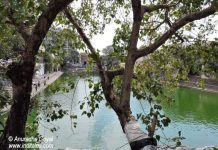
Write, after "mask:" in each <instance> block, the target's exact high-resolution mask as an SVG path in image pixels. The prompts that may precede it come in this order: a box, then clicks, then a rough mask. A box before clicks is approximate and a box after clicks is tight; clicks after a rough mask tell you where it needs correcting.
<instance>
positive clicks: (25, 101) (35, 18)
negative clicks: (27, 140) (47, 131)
mask: <svg viewBox="0 0 218 150" xmlns="http://www.w3.org/2000/svg"><path fill="white" fill-rule="evenodd" d="M70 2H72V0H50V1H49V2H47V1H37V2H36V4H35V2H34V1H1V2H0V7H1V14H3V16H1V17H2V19H1V24H0V26H1V28H3V29H4V28H5V29H8V28H9V29H11V30H12V31H13V32H10V34H12V35H13V33H15V35H17V34H16V33H19V35H20V37H21V39H22V44H21V45H22V47H21V51H20V58H19V60H18V61H17V62H13V63H12V64H11V65H10V66H9V67H8V71H7V76H8V77H9V78H10V80H11V81H12V87H13V104H12V105H11V109H10V112H9V116H8V119H7V121H6V125H5V128H4V132H3V134H2V136H1V139H0V147H1V149H4V150H7V149H9V147H8V146H9V143H10V142H9V141H8V138H9V137H10V136H12V137H16V136H17V137H21V138H23V137H25V124H26V120H27V115H28V110H29V103H30V98H31V97H30V96H31V89H32V79H33V73H34V66H35V61H36V58H35V57H36V55H37V53H38V50H39V47H40V45H41V43H42V41H43V39H44V37H45V35H46V33H47V32H48V30H49V28H50V27H51V25H52V23H53V21H54V19H55V18H56V16H57V14H58V13H59V12H60V11H61V10H63V9H64V8H65V7H66V6H67V5H68V4H69V3H70ZM6 24H9V25H10V26H9V27H8V25H6ZM12 143H13V142H12ZM15 143H19V144H21V143H23V142H22V141H19V142H15Z"/></svg>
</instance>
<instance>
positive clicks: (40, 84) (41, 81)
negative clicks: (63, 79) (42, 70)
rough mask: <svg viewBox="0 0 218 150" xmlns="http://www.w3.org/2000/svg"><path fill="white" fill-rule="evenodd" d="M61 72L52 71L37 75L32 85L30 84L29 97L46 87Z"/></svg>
mask: <svg viewBox="0 0 218 150" xmlns="http://www.w3.org/2000/svg"><path fill="white" fill-rule="evenodd" d="M62 74H63V72H61V71H58V72H53V73H50V74H45V75H43V76H40V77H37V78H34V79H33V85H32V93H31V97H34V96H36V95H37V94H38V93H40V92H41V91H43V90H44V89H46V88H47V87H48V85H50V84H52V83H53V82H54V81H55V80H57V79H58V78H59V77H60V76H61V75H62Z"/></svg>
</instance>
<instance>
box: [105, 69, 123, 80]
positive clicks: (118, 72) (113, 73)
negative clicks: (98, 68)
mask: <svg viewBox="0 0 218 150" xmlns="http://www.w3.org/2000/svg"><path fill="white" fill-rule="evenodd" d="M123 73H124V68H120V69H117V70H111V71H110V70H109V71H107V74H108V76H109V78H110V79H111V80H113V78H114V77H115V76H119V75H123Z"/></svg>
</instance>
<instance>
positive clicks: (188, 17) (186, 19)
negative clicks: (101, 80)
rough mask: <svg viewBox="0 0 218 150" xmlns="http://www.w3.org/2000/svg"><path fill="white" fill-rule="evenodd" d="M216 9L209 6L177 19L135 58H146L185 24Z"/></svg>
mask: <svg viewBox="0 0 218 150" xmlns="http://www.w3.org/2000/svg"><path fill="white" fill-rule="evenodd" d="M216 11H217V9H216V8H215V7H213V6H210V7H208V8H206V9H203V10H201V11H198V12H194V13H190V14H188V15H186V16H184V17H183V18H181V19H179V20H178V21H177V22H175V23H173V24H172V26H171V28H170V29H169V30H168V31H167V32H165V33H164V34H163V35H162V36H161V37H160V38H158V39H157V40H156V41H155V42H154V43H153V44H151V45H150V46H148V47H145V48H142V49H140V50H139V51H137V52H135V56H136V58H139V57H143V56H146V55H148V54H150V53H152V52H154V51H155V50H156V49H158V48H159V47H160V46H161V45H162V44H164V43H165V42H166V41H167V40H168V39H169V38H170V37H171V36H172V35H174V34H175V33H176V32H177V31H178V30H179V29H180V28H182V27H183V26H185V25H186V24H188V23H190V22H193V21H195V20H199V19H202V18H205V17H207V16H210V15H212V14H214V13H215V12H216Z"/></svg>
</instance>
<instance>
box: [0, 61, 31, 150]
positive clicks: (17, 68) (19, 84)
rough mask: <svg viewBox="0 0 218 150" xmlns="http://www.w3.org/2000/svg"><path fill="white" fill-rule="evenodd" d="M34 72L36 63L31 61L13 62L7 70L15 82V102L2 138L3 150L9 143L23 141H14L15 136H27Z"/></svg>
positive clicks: (1, 147) (6, 148) (0, 146)
mask: <svg viewBox="0 0 218 150" xmlns="http://www.w3.org/2000/svg"><path fill="white" fill-rule="evenodd" d="M33 73H34V64H33V63H31V62H28V63H27V62H24V63H22V64H13V65H12V66H11V68H10V70H9V71H8V72H7V75H8V76H9V78H11V80H12V84H13V104H12V106H11V110H10V112H9V115H8V119H7V122H6V126H5V129H4V132H3V134H2V136H1V139H0V141H1V145H0V149H2V150H8V149H9V144H13V143H16V144H22V143H23V142H22V141H14V140H13V139H14V138H15V137H18V138H23V137H25V125H26V120H27V115H28V111H29V103H30V97H31V87H32V77H33ZM10 138H11V139H12V140H10Z"/></svg>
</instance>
